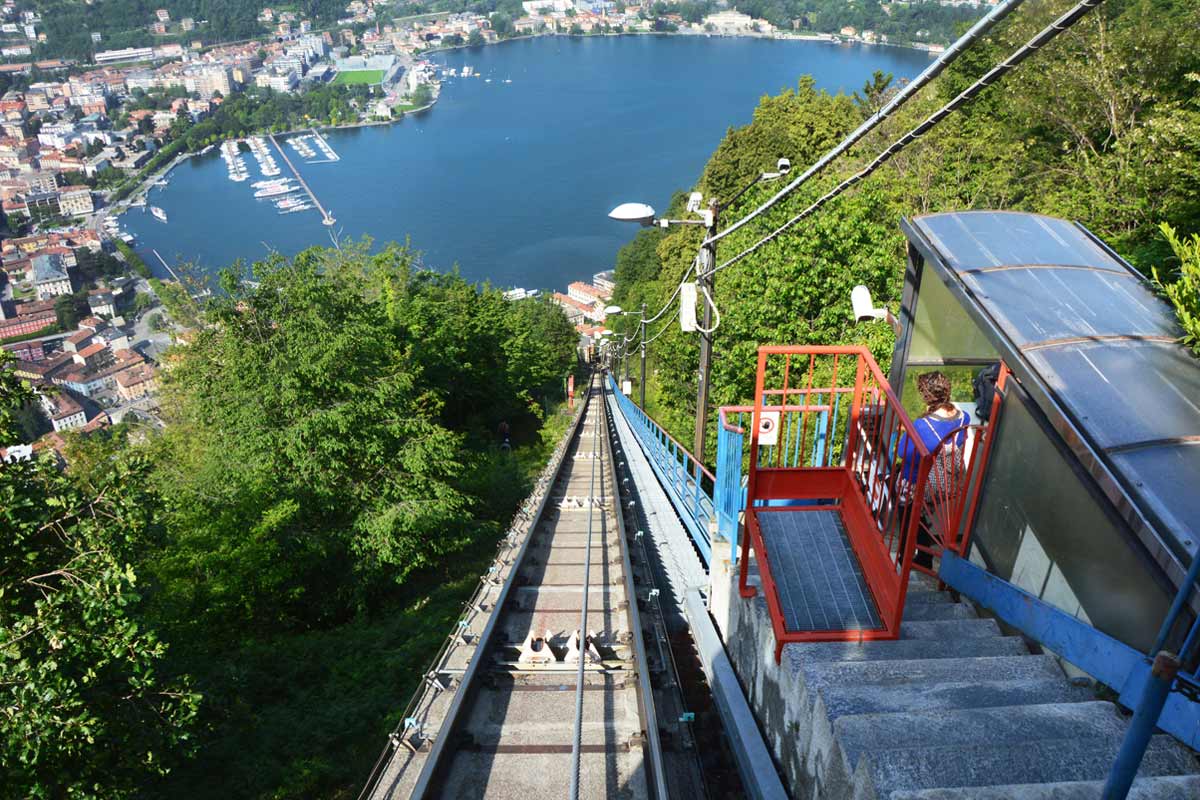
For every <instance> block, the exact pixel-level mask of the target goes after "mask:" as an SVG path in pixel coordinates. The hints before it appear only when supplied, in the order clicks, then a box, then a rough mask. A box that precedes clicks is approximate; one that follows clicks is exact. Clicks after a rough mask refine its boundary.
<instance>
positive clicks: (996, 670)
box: [783, 650, 1065, 692]
mask: <svg viewBox="0 0 1200 800" xmlns="http://www.w3.org/2000/svg"><path fill="white" fill-rule="evenodd" d="M785 654H786V650H785ZM783 667H784V668H785V669H793V670H796V669H800V670H803V671H804V679H805V684H806V685H807V687H808V690H809V691H810V692H813V691H819V690H821V689H823V688H825V687H827V686H828V687H837V686H849V687H853V686H871V685H877V686H892V687H895V689H896V690H897V691H906V692H908V691H926V690H928V689H930V688H933V687H934V686H936V685H937V684H939V683H970V682H972V681H996V680H1003V681H1013V680H1044V679H1057V680H1065V678H1064V677H1063V672H1062V668H1061V667H1059V665H1058V662H1057V661H1056V660H1055V659H1054V657H1053V656H1049V655H1039V656H986V657H981V658H930V659H920V660H910V661H837V662H829V663H818V664H804V663H795V662H793V661H792V660H791V659H790V658H785V659H784V660H783ZM914 687H916V688H915V689H914Z"/></svg>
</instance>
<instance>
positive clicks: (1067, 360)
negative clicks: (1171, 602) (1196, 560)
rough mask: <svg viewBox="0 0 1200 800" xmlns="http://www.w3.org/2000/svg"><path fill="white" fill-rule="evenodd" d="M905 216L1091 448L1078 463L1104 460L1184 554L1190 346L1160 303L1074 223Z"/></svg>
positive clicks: (1195, 469)
mask: <svg viewBox="0 0 1200 800" xmlns="http://www.w3.org/2000/svg"><path fill="white" fill-rule="evenodd" d="M912 225H913V227H915V228H916V229H917V230H918V231H919V232H920V233H921V234H922V235H923V236H924V237H925V238H926V240H927V241H928V242H929V244H930V245H932V248H933V249H934V251H935V255H936V256H938V257H939V260H940V262H941V265H942V266H943V267H944V268H946V269H948V270H949V271H951V272H952V273H953V275H954V276H956V277H957V279H958V281H959V283H960V285H961V287H962V288H963V289H964V290H965V293H966V295H967V296H968V298H969V303H968V304H970V303H973V304H975V308H973V309H972V308H968V309H967V311H968V313H970V314H971V315H972V316H974V317H975V318H976V319H977V320H979V321H980V322H981V323H982V324H981V327H982V328H983V329H984V332H985V335H987V336H988V337H989V338H992V339H995V340H996V341H995V342H994V343H995V345H996V347H997V350H999V351H1000V353H1002V354H1003V355H1004V358H1005V361H1006V363H1008V364H1009V366H1010V367H1011V368H1012V369H1013V372H1014V374H1016V376H1017V377H1018V378H1019V379H1021V380H1022V383H1023V384H1027V383H1028V382H1029V379H1030V378H1032V379H1033V380H1034V381H1036V382H1039V383H1040V384H1041V385H1042V387H1043V388H1044V390H1045V391H1046V392H1047V393H1048V394H1049V395H1050V397H1051V399H1052V400H1053V401H1054V403H1056V404H1057V405H1058V406H1059V407H1058V408H1057V409H1056V408H1048V409H1047V408H1043V412H1045V413H1046V414H1047V416H1048V417H1049V418H1050V421H1051V423H1052V424H1054V425H1055V427H1057V428H1059V429H1060V431H1062V430H1063V429H1064V426H1063V425H1062V422H1064V421H1066V422H1068V423H1069V425H1068V427H1067V430H1071V429H1073V431H1074V432H1075V433H1077V434H1078V439H1079V440H1082V444H1084V445H1086V448H1087V449H1088V450H1090V451H1091V453H1092V454H1094V455H1095V456H1096V458H1097V459H1098V460H1099V461H1100V462H1101V464H1096V463H1091V464H1089V463H1087V461H1088V460H1090V459H1086V458H1085V459H1083V461H1084V464H1083V465H1084V467H1085V468H1086V469H1088V470H1089V471H1090V472H1092V473H1093V474H1095V475H1097V476H1098V477H1101V478H1102V475H1103V472H1104V471H1108V472H1110V473H1111V474H1112V475H1113V476H1114V477H1115V478H1116V479H1117V481H1118V483H1119V484H1120V486H1119V487H1118V488H1119V491H1120V492H1122V493H1123V494H1124V495H1125V497H1124V498H1120V497H1113V498H1112V499H1113V500H1114V501H1116V503H1117V505H1118V507H1119V508H1120V507H1121V506H1123V505H1124V503H1122V502H1121V501H1122V499H1125V500H1127V501H1128V502H1131V503H1132V504H1133V505H1134V506H1135V507H1136V508H1137V509H1138V511H1139V512H1140V513H1139V516H1141V517H1142V519H1144V520H1146V521H1147V522H1148V523H1149V524H1150V525H1151V526H1152V527H1153V528H1154V529H1155V530H1156V532H1157V533H1158V536H1159V539H1160V540H1161V541H1162V542H1163V543H1164V544H1166V545H1167V546H1168V547H1169V548H1170V549H1171V550H1173V551H1174V552H1175V553H1176V556H1177V557H1182V560H1183V562H1184V563H1185V564H1186V563H1187V561H1188V559H1187V557H1186V556H1187V555H1190V554H1193V553H1195V552H1196V549H1197V537H1198V536H1200V360H1197V359H1196V358H1195V357H1194V356H1192V354H1191V353H1189V352H1188V350H1187V349H1186V348H1184V347H1183V346H1182V345H1181V344H1179V337H1180V336H1181V331H1180V328H1179V326H1178V324H1177V321H1176V318H1175V313H1174V310H1173V309H1172V308H1171V307H1170V306H1169V305H1168V304H1167V303H1166V302H1165V301H1164V300H1162V299H1160V298H1159V297H1157V296H1156V295H1155V293H1154V292H1153V290H1152V288H1151V287H1150V286H1149V284H1148V283H1147V282H1146V280H1145V279H1144V278H1143V277H1142V276H1141V275H1139V274H1138V273H1137V272H1136V271H1134V270H1133V269H1132V268H1131V267H1130V266H1129V265H1128V264H1126V263H1125V262H1124V261H1122V260H1121V259H1120V258H1119V257H1117V256H1116V255H1115V254H1113V253H1112V252H1111V251H1110V250H1108V249H1107V248H1106V247H1105V246H1104V245H1103V244H1102V243H1100V242H1099V241H1098V240H1097V239H1096V238H1094V237H1093V236H1092V235H1091V234H1090V233H1088V232H1087V231H1086V230H1085V229H1084V228H1083V227H1082V226H1079V225H1077V224H1073V223H1070V222H1067V221H1064V220H1060V219H1054V218H1051V217H1044V216H1039V215H1035V214H1023V213H1014V212H996V211H968V212H959V213H948V214H933V215H928V216H922V217H917V218H915V219H913V220H912ZM947 277H950V276H947ZM1005 339H1006V340H1007V341H1004V340H1005ZM1056 415H1062V416H1063V417H1065V419H1055V416H1056ZM1072 438H1073V437H1070V436H1068V437H1067V441H1068V445H1069V446H1071V447H1072V449H1073V450H1075V451H1076V453H1077V455H1078V454H1079V451H1080V448H1079V446H1078V445H1079V444H1080V443H1081V442H1080V441H1072ZM1030 466H1031V467H1034V468H1036V466H1035V465H1030ZM1100 484H1101V486H1102V487H1103V488H1106V489H1108V491H1109V494H1110V495H1111V494H1112V490H1111V488H1110V487H1111V486H1112V482H1111V481H1109V480H1104V479H1103V478H1102V479H1101V481H1100Z"/></svg>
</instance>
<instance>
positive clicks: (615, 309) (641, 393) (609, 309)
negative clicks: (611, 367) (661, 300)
mask: <svg viewBox="0 0 1200 800" xmlns="http://www.w3.org/2000/svg"><path fill="white" fill-rule="evenodd" d="M604 314H605V316H608V315H610V314H616V315H619V316H622V317H624V316H628V315H630V314H637V315H638V341H639V347H640V348H641V357H642V367H641V373H642V376H641V379H640V380H641V383H640V384H639V385H638V397H639V398H640V400H639V401H638V408H640V409H642V410H643V411H645V410H646V304H645V303H642V310H641V311H624V310H622V309H621V307H620V306H606V307H605V309H604ZM625 378H626V380H628V379H629V363H628V362H626V364H625Z"/></svg>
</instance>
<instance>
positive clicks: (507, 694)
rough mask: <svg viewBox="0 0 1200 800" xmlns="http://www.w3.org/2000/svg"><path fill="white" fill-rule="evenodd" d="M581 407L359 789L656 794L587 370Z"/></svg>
mask: <svg viewBox="0 0 1200 800" xmlns="http://www.w3.org/2000/svg"><path fill="white" fill-rule="evenodd" d="M585 403H586V405H585V408H584V410H583V412H582V414H581V416H580V417H579V419H578V421H577V423H576V427H575V430H574V432H573V434H572V436H571V441H570V443H569V445H568V446H567V447H566V449H565V451H564V452H563V454H562V458H561V462H560V464H559V466H558V468H557V471H556V472H555V473H554V474H553V476H552V477H550V478H549V480H548V485H547V486H546V487H544V491H543V493H542V498H541V501H540V504H539V506H538V508H537V509H536V510H532V511H531V513H530V516H531V522H530V523H529V525H528V526H527V527H526V528H525V530H524V531H519V532H515V533H514V534H511V535H510V540H509V542H508V545H509V546H508V548H507V549H506V548H504V547H502V548H501V551H500V554H499V555H498V556H497V560H496V563H495V564H494V565H493V566H492V567H491V569H490V570H489V575H487V576H484V580H483V581H482V582H481V584H480V587H481V588H480V591H479V592H477V593H476V596H475V598H473V599H472V601H471V603H470V604H469V608H468V613H467V614H465V615H464V618H463V620H462V621H460V623H459V628H460V629H461V630H460V632H457V633H456V634H455V636H452V637H451V640H450V642H451V644H452V646H450V647H447V648H445V649H444V651H443V652H442V653H441V654H439V656H438V659H437V661H435V664H434V666H433V669H432V670H431V671H430V672H429V674H428V675H427V676H426V681H425V684H424V685H423V687H422V689H421V691H420V692H418V695H417V697H416V698H414V700H413V703H412V704H410V706H409V709H408V711H406V716H405V719H404V720H403V721H402V722H401V725H400V726H399V727H398V728H397V731H396V733H395V734H393V736H392V737H391V739H390V743H389V746H388V747H387V748H386V749H385V751H384V753H383V755H381V757H380V760H379V762H378V763H377V765H376V769H375V770H374V771H373V773H372V775H371V778H370V781H369V782H368V785H367V786H366V788H365V789H364V790H363V794H362V795H361V797H368V796H369V797H373V798H408V797H413V798H425V797H446V798H525V797H539V796H555V797H564V796H570V797H572V798H574V797H581V798H601V797H622V798H666V796H667V794H666V788H665V781H664V776H663V766H662V754H661V748H660V745H659V735H658V725H657V721H656V719H655V712H654V703H653V699H652V695H651V691H650V684H649V675H648V669H647V668H646V664H647V659H646V654H645V648H644V645H643V640H642V624H641V621H640V619H639V616H638V604H637V598H636V594H635V591H634V585H633V570H632V569H631V566H630V556H629V548H628V544H627V542H626V538H625V530H624V523H623V520H622V518H621V513H620V512H621V509H620V499H619V497H620V496H619V493H618V492H617V484H616V481H617V478H616V471H615V468H614V463H613V459H612V452H611V445H610V437H609V420H608V411H607V407H606V404H605V402H604V398H603V388H602V384H601V383H600V380H599V377H596V378H594V379H593V380H592V382H591V386H590V388H589V392H588V396H587V398H586V401H585ZM489 587H490V588H489ZM585 617H586V624H585V625H584V626H583V634H584V635H586V637H587V638H586V639H585V640H584V642H582V643H578V644H577V639H576V636H575V634H576V632H577V631H579V630H580V627H581V626H580V623H581V621H582V620H583V619H584V618H585Z"/></svg>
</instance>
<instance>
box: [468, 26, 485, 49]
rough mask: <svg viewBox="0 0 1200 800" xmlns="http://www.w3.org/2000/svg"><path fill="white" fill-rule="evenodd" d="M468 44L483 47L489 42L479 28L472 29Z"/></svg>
mask: <svg viewBox="0 0 1200 800" xmlns="http://www.w3.org/2000/svg"><path fill="white" fill-rule="evenodd" d="M467 44H468V45H469V46H470V47H482V46H483V45H485V44H487V40H486V39H484V38H483V34H482V33H480V32H479V31H478V30H473V31H471V35H470V36H468V37H467Z"/></svg>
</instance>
